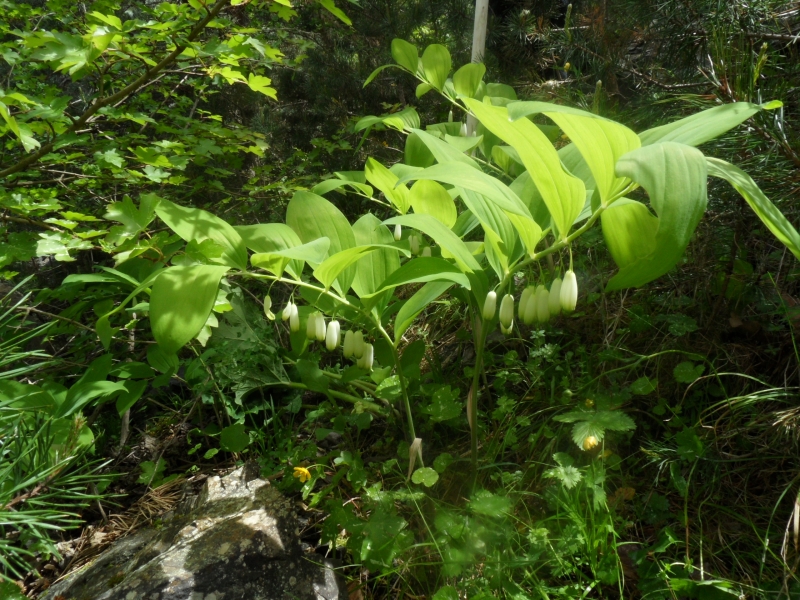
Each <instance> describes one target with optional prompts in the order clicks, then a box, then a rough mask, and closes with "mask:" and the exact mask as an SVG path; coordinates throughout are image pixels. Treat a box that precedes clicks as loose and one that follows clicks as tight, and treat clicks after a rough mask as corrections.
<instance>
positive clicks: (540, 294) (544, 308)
mask: <svg viewBox="0 0 800 600" xmlns="http://www.w3.org/2000/svg"><path fill="white" fill-rule="evenodd" d="M536 320H537V321H539V322H540V323H547V321H549V320H550V292H548V291H547V288H546V287H544V286H543V285H539V286H536Z"/></svg>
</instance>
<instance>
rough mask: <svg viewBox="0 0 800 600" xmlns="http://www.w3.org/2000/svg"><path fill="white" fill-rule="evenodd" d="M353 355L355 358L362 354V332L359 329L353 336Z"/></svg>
mask: <svg viewBox="0 0 800 600" xmlns="http://www.w3.org/2000/svg"><path fill="white" fill-rule="evenodd" d="M353 356H355V357H356V358H361V357H362V356H364V334H363V333H362V332H360V331H356V333H355V335H354V336H353Z"/></svg>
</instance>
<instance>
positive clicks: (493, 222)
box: [461, 189, 533, 279]
mask: <svg viewBox="0 0 800 600" xmlns="http://www.w3.org/2000/svg"><path fill="white" fill-rule="evenodd" d="M461 200H462V201H463V202H464V204H465V205H466V206H467V208H468V209H469V210H470V212H471V213H472V214H473V215H475V216H476V217H477V218H478V221H480V224H481V227H483V231H484V234H485V237H484V242H485V243H486V245H487V247H489V248H491V250H488V251H487V252H486V258H487V259H488V260H489V264H490V265H491V266H492V269H494V271H495V272H496V273H497V276H498V277H500V278H501V279H502V278H503V277H504V276H505V274H506V271H507V270H508V258H509V257H510V256H511V253H512V251H513V250H514V247H515V246H516V244H517V235H516V233H515V231H514V226H513V225H512V224H511V221H510V220H509V219H508V217H507V216H506V214H505V213H504V212H503V211H502V210H501V209H500V208H498V206H497V205H496V204H495V203H493V202H490V201H488V200H487V199H486V198H485V197H484V196H482V195H481V194H478V193H476V192H473V191H472V190H466V189H465V190H461ZM531 222H533V221H532V220H531Z"/></svg>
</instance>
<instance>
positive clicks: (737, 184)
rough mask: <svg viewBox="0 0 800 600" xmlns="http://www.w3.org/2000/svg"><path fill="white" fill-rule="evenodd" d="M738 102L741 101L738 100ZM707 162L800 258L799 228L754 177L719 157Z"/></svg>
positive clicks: (715, 175) (710, 168)
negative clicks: (763, 190)
mask: <svg viewBox="0 0 800 600" xmlns="http://www.w3.org/2000/svg"><path fill="white" fill-rule="evenodd" d="M736 104H740V103H739V102H737V103H736ZM706 163H707V165H708V174H709V175H711V176H712V177H719V178H721V179H724V180H725V181H727V182H728V183H730V184H731V185H732V186H733V187H734V189H735V190H736V191H737V192H739V194H741V196H742V198H744V199H745V201H746V202H747V204H749V205H750V208H752V209H753V212H754V213H756V216H758V218H759V219H761V222H762V223H764V225H766V226H767V228H768V229H769V230H770V231H771V232H772V234H773V235H774V236H775V237H776V238H778V240H779V241H780V242H781V243H782V244H784V245H785V246H786V247H787V248H789V250H790V251H791V253H792V254H794V255H795V257H796V258H797V259H800V234H798V233H797V230H796V229H795V228H794V227H793V226H792V224H791V223H790V222H789V221H788V219H787V218H786V217H784V216H783V213H781V211H780V210H778V207H777V206H775V205H774V204H773V203H772V202H771V201H770V199H769V198H767V196H766V195H764V192H762V191H761V189H760V188H759V187H758V185H757V184H756V182H755V181H753V179H752V177H750V176H749V175H748V174H747V173H745V172H744V171H742V170H741V169H740V168H739V167H736V166H734V165H732V164H730V163H727V162H725V161H724V160H719V159H718V158H710V157H706Z"/></svg>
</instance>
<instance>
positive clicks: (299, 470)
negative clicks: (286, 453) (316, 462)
mask: <svg viewBox="0 0 800 600" xmlns="http://www.w3.org/2000/svg"><path fill="white" fill-rule="evenodd" d="M294 476H295V477H297V478H298V479H299V480H300V483H305V482H306V481H308V480H309V479H311V471H309V470H308V469H306V468H305V467H295V468H294Z"/></svg>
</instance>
